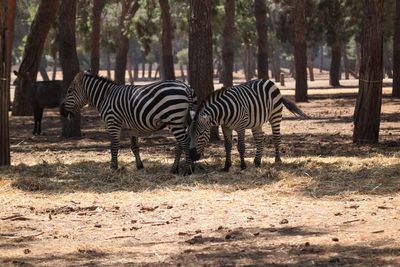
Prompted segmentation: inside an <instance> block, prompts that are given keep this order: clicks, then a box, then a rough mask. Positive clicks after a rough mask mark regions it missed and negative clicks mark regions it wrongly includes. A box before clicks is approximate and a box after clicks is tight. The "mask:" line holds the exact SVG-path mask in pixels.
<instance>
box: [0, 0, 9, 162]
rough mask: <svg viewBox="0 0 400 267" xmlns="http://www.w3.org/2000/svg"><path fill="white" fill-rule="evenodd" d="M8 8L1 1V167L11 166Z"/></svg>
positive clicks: (5, 3) (3, 1)
mask: <svg viewBox="0 0 400 267" xmlns="http://www.w3.org/2000/svg"><path fill="white" fill-rule="evenodd" d="M7 6H8V3H7V0H0V78H1V79H0V166H8V165H10V139H9V136H10V133H9V128H8V108H9V90H8V84H7V83H9V80H8V79H7V77H9V72H10V70H9V68H8V64H9V63H8V62H7V61H8V49H7V43H8V42H7V38H8V33H7V15H8V10H7Z"/></svg>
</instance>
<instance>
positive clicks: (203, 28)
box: [189, 0, 214, 101]
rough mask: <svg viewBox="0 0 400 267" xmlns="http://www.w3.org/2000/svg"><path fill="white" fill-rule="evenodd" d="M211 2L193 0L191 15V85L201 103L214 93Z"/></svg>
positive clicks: (208, 0)
mask: <svg viewBox="0 0 400 267" xmlns="http://www.w3.org/2000/svg"><path fill="white" fill-rule="evenodd" d="M212 59H213V57H212V32H211V0H191V1H190V15H189V83H190V85H191V87H192V88H193V89H194V90H195V92H196V94H197V97H198V99H199V101H201V100H202V99H204V98H205V97H206V96H207V95H208V94H209V93H210V92H212V91H214V84H213V62H212Z"/></svg>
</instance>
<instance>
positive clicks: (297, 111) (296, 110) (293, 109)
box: [282, 97, 309, 120]
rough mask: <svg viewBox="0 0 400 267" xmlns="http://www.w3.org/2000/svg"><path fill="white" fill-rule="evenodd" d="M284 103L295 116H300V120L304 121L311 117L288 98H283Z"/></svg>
mask: <svg viewBox="0 0 400 267" xmlns="http://www.w3.org/2000/svg"><path fill="white" fill-rule="evenodd" d="M282 103H283V104H284V105H285V107H286V108H287V109H288V110H289V111H290V112H292V113H293V114H294V115H299V116H300V118H302V119H303V120H305V119H308V118H309V117H308V116H307V115H306V114H305V113H304V112H303V111H301V110H300V109H299V108H298V107H297V106H296V104H295V103H293V102H291V101H289V100H288V99H287V98H285V97H282Z"/></svg>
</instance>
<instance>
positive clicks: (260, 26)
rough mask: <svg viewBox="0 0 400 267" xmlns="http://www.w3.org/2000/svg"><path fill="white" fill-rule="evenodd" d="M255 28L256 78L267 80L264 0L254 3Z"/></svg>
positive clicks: (265, 11)
mask: <svg viewBox="0 0 400 267" xmlns="http://www.w3.org/2000/svg"><path fill="white" fill-rule="evenodd" d="M254 9H255V17H256V28H257V37H258V38H257V40H258V42H257V76H258V78H259V79H261V78H264V79H268V31H267V30H268V29H267V4H266V2H265V0H255V1H254Z"/></svg>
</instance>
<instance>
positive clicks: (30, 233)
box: [0, 80, 400, 266]
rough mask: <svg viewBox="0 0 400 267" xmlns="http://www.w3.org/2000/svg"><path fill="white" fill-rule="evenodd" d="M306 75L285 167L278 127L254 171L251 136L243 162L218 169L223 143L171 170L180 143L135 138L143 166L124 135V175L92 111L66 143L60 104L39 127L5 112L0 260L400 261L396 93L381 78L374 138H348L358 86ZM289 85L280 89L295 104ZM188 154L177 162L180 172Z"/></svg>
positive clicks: (290, 122)
mask: <svg viewBox="0 0 400 267" xmlns="http://www.w3.org/2000/svg"><path fill="white" fill-rule="evenodd" d="M341 82H342V84H343V86H342V87H340V88H332V87H329V86H328V85H327V83H328V82H327V81H326V80H317V81H316V82H310V83H309V87H310V90H309V96H310V100H309V102H307V103H300V104H298V106H299V107H300V108H301V109H302V110H303V111H304V112H305V113H307V114H308V115H309V116H310V119H308V120H299V119H297V118H295V117H294V116H293V115H292V114H291V113H289V112H288V111H287V110H286V111H285V112H284V118H285V119H284V120H283V121H282V125H281V133H282V147H281V148H282V149H281V156H282V160H283V162H282V163H280V164H275V163H274V161H273V147H272V144H271V136H270V133H271V130H270V127H269V125H265V126H264V129H265V133H266V145H265V153H264V158H263V162H262V166H261V167H260V168H255V167H254V166H253V164H252V162H253V159H252V158H253V155H254V152H255V149H254V142H253V140H252V137H251V134H250V132H247V137H246V144H247V147H246V148H247V157H246V161H247V163H248V168H247V169H246V170H244V171H241V170H240V167H239V159H238V153H237V150H236V148H234V150H233V155H232V157H233V167H232V168H231V171H230V172H229V173H222V172H220V169H221V168H222V167H223V164H224V149H223V141H218V142H216V143H212V144H211V146H210V148H209V149H208V150H207V152H206V154H205V158H204V159H202V160H200V161H199V162H198V163H196V172H195V174H193V175H191V176H185V177H184V176H181V175H172V174H170V173H169V168H170V167H171V164H172V162H173V142H174V140H173V137H172V135H171V134H170V133H169V132H168V131H166V130H162V131H160V132H157V133H154V134H151V135H147V136H144V137H143V138H141V139H140V142H141V148H142V150H141V151H142V152H141V153H142V159H143V162H144V165H145V169H143V170H139V171H138V170H136V167H135V163H134V158H133V155H132V153H131V151H130V150H129V143H128V138H127V136H126V135H123V137H122V149H121V150H120V153H119V155H120V156H119V163H120V169H119V170H118V171H111V170H110V169H109V159H110V153H109V150H108V147H109V139H108V135H107V133H106V131H105V126H104V124H103V122H102V121H101V120H100V119H99V117H98V115H97V113H96V111H95V110H93V108H88V107H85V108H84V109H83V110H82V114H83V118H82V138H76V139H68V140H67V139H63V138H60V137H59V135H60V132H61V129H60V119H59V116H58V111H57V109H49V110H46V111H45V114H44V118H43V127H42V133H43V134H42V135H40V136H32V129H33V121H32V118H31V117H11V121H10V124H11V125H10V127H11V129H10V135H11V157H12V166H11V167H10V168H0V203H1V205H0V265H1V266H124V265H126V266H131V265H141V266H142V265H144V266H159V265H174V266H199V265H208V266H236V265H251V266H261V265H263V266H265V265H273V266H315V265H316V266H339V265H344V266H346V265H347V266H400V204H399V203H400V112H399V111H400V100H399V99H392V98H390V96H389V95H390V80H385V83H384V85H385V88H384V98H383V102H382V103H383V104H382V115H381V125H380V142H379V144H376V145H366V146H360V145H356V144H353V143H352V131H353V124H352V116H353V111H354V106H355V100H356V92H357V81H356V80H350V81H341ZM293 87H294V82H293V81H290V80H288V81H287V85H286V86H285V87H281V90H282V94H283V95H286V96H288V97H289V98H290V99H292V100H293V94H294V90H293ZM182 169H183V162H182V164H181V171H182Z"/></svg>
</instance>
